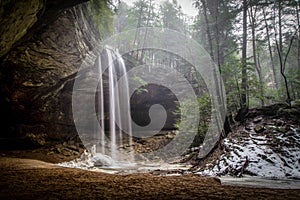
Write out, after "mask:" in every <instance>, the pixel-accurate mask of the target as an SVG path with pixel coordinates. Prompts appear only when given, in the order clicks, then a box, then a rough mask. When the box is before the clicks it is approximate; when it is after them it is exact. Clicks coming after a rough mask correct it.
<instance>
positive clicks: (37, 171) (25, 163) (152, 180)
mask: <svg viewBox="0 0 300 200" xmlns="http://www.w3.org/2000/svg"><path fill="white" fill-rule="evenodd" d="M20 155H21V154H20ZM40 155H42V154H40ZM15 156H17V155H15ZM33 156H34V155H31V156H27V157H33ZM22 157H26V156H22ZM52 159H53V160H55V159H54V158H52ZM58 159H59V160H60V158H58ZM44 160H49V158H47V156H44ZM0 177H1V182H0V199H300V190H281V189H262V188H260V189H258V188H247V187H236V186H225V185H221V183H220V180H219V179H218V178H213V177H203V176H199V175H191V174H190V175H182V176H155V175H152V174H147V173H136V174H130V175H111V174H105V173H100V172H93V171H87V170H81V169H71V168H63V167H58V166H57V165H55V164H51V163H48V162H43V161H38V160H34V159H25V158H9V157H8V156H7V155H4V154H3V153H1V157H0Z"/></svg>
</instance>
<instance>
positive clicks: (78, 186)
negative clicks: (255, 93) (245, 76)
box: [0, 106, 300, 199]
mask: <svg viewBox="0 0 300 200" xmlns="http://www.w3.org/2000/svg"><path fill="white" fill-rule="evenodd" d="M299 113H300V112H299V108H282V107H281V106H279V107H277V108H275V107H274V106H271V107H268V108H262V109H251V110H250V112H249V113H248V114H247V115H246V116H245V118H244V120H242V121H241V122H239V123H238V124H237V125H236V127H234V129H233V132H232V133H230V134H229V135H228V136H227V138H225V139H223V140H222V141H221V142H220V144H219V145H218V147H217V148H216V149H215V151H214V152H213V153H211V154H210V155H209V156H208V157H207V158H206V159H205V160H200V161H199V160H193V162H192V163H193V164H194V167H193V168H191V169H190V170H184V169H183V170H181V169H167V168H166V167H165V169H167V170H161V169H158V170H152V171H151V172H147V173H145V170H144V171H140V172H139V173H132V174H131V173H130V174H128V173H115V174H109V173H103V172H99V171H92V170H83V169H75V168H66V167H61V166H59V165H57V164H51V163H61V162H65V161H71V160H74V159H75V158H78V157H79V156H80V155H82V153H83V151H84V149H83V146H81V145H80V144H77V143H72V142H67V143H63V144H53V145H50V146H49V145H45V146H43V147H42V148H39V149H35V150H18V151H17V150H11V151H7V150H6V151H0V177H1V182H0V199H34V198H36V199H125V198H126V199H128V198H129V199H141V198H142V199H201V198H202V199H284V198H285V199H300V189H297V188H299V187H292V186H293V185H289V187H285V188H286V189H281V187H280V181H279V182H278V183H276V184H275V186H276V187H273V188H266V184H273V186H274V183H273V182H274V181H275V180H274V178H276V179H278V178H280V179H287V178H288V179H292V180H293V181H297V180H298V179H299V177H300V176H299V169H300V167H299V157H300V155H299V147H300V136H299V134H300V133H299V132H300V131H299V130H300V123H299V120H300V116H299ZM173 135H174V134H172V133H167V134H164V135H157V136H153V137H151V138H150V139H148V140H145V141H143V140H142V141H136V143H135V145H136V150H137V149H141V150H143V149H144V150H145V151H147V148H153V147H156V145H157V144H161V143H164V142H166V141H167V140H169V139H171V136H173ZM156 137H157V138H158V141H159V142H157V141H156V140H155V138H156ZM152 140H155V141H156V142H153V141H152ZM142 145H144V146H145V148H142ZM194 154H195V152H194ZM222 175H230V176H231V177H232V176H233V177H247V178H239V179H235V180H233V179H232V178H229V179H228V178H227V179H224V178H222V177H221V178H220V179H219V178H216V177H218V176H222ZM249 176H252V177H253V176H255V177H265V178H269V179H268V181H269V182H265V180H259V179H256V178H255V179H252V178H250V179H249ZM270 178H272V179H270ZM246 179H247V180H246ZM237 180H238V181H237ZM241 180H242V181H241ZM243 181H244V182H243ZM247 181H248V182H249V181H252V182H254V185H253V184H252V186H251V187H249V184H247V183H246V184H244V183H245V182H247ZM277 181H278V180H277ZM221 182H222V183H221ZM255 183H257V184H255ZM288 184H293V182H290V183H288ZM259 185H260V186H259ZM287 188H289V189H287Z"/></svg>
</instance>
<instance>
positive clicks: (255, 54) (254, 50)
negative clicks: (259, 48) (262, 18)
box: [249, 7, 265, 106]
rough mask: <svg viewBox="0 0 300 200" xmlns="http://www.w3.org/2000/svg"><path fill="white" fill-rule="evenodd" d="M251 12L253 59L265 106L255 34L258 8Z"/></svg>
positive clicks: (261, 98) (262, 102)
mask: <svg viewBox="0 0 300 200" xmlns="http://www.w3.org/2000/svg"><path fill="white" fill-rule="evenodd" d="M249 14H250V16H249V19H250V23H251V34H252V51H253V60H254V65H255V69H256V71H257V74H258V79H259V91H260V97H259V99H260V101H261V106H264V104H265V102H264V88H263V81H262V70H261V66H260V61H259V55H257V53H256V34H255V26H256V22H255V17H256V8H255V11H254V13H253V9H252V7H250V11H249Z"/></svg>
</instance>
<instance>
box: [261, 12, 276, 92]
mask: <svg viewBox="0 0 300 200" xmlns="http://www.w3.org/2000/svg"><path fill="white" fill-rule="evenodd" d="M263 15H264V21H265V26H266V32H267V40H268V49H269V54H270V60H271V66H272V72H273V78H274V89H276V90H278V80H277V76H276V70H275V64H274V57H273V52H272V46H271V40H270V31H269V24H268V22H267V17H266V12H265V9H264V8H263Z"/></svg>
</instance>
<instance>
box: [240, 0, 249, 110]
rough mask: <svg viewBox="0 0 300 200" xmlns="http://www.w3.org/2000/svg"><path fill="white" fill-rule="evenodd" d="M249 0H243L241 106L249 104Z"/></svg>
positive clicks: (244, 106)
mask: <svg viewBox="0 0 300 200" xmlns="http://www.w3.org/2000/svg"><path fill="white" fill-rule="evenodd" d="M247 7H248V6H247V0H243V43H242V84H241V102H240V104H241V108H246V107H248V106H247V79H248V78H247Z"/></svg>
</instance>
